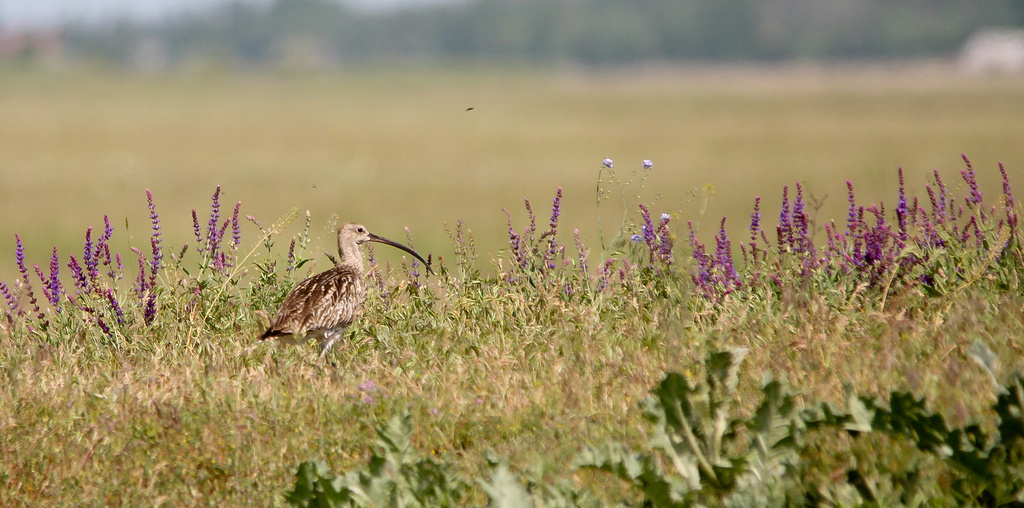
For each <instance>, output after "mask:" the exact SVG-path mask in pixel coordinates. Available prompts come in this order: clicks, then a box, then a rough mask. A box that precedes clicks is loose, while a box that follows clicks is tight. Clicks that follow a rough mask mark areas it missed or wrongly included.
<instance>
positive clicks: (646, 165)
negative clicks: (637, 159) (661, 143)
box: [644, 159, 654, 169]
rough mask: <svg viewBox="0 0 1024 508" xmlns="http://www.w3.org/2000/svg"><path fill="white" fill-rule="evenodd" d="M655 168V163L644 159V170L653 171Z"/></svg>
mask: <svg viewBox="0 0 1024 508" xmlns="http://www.w3.org/2000/svg"><path fill="white" fill-rule="evenodd" d="M653 167H654V163H653V162H651V159H644V169H651V168H653Z"/></svg>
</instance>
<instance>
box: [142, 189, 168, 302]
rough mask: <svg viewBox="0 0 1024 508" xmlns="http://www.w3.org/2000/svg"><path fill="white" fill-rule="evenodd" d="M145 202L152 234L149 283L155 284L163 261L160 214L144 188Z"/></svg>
mask: <svg viewBox="0 0 1024 508" xmlns="http://www.w3.org/2000/svg"><path fill="white" fill-rule="evenodd" d="M146 203H147V207H148V208H149V221H150V223H151V224H152V225H153V235H152V236H151V238H150V242H149V243H150V246H151V247H152V248H153V259H152V261H151V269H150V276H149V280H150V285H155V284H156V275H157V272H159V271H160V267H161V264H162V262H163V258H164V256H163V249H162V248H161V247H162V242H161V241H160V216H159V215H158V214H157V213H156V204H155V203H154V202H153V193H152V192H151V191H150V190H149V189H146Z"/></svg>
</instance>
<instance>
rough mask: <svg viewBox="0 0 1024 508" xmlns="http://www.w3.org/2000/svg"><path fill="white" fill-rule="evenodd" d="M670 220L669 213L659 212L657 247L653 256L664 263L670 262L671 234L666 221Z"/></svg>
mask: <svg viewBox="0 0 1024 508" xmlns="http://www.w3.org/2000/svg"><path fill="white" fill-rule="evenodd" d="M671 220H672V216H671V215H669V214H667V213H663V214H661V222H660V223H658V231H657V233H658V247H657V249H656V254H655V257H657V258H658V260H659V261H661V262H662V263H663V264H666V265H667V264H669V263H671V262H672V234H671V233H670V232H669V230H668V223H669V221H671Z"/></svg>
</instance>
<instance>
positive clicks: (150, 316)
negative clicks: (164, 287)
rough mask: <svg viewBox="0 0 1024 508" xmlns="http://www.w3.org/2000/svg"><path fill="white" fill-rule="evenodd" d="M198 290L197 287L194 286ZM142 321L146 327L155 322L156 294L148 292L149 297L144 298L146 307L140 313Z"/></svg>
mask: <svg viewBox="0 0 1024 508" xmlns="http://www.w3.org/2000/svg"><path fill="white" fill-rule="evenodd" d="M196 288H197V289H198V286H196ZM142 320H143V322H145V323H146V326H149V325H151V324H153V321H154V320H156V292H155V291H150V292H149V296H148V297H147V298H146V307H145V309H144V310H143V312H142Z"/></svg>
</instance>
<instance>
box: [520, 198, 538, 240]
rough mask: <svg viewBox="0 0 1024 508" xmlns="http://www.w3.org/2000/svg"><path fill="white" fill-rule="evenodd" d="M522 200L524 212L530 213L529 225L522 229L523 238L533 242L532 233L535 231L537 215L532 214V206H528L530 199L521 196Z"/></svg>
mask: <svg viewBox="0 0 1024 508" xmlns="http://www.w3.org/2000/svg"><path fill="white" fill-rule="evenodd" d="M523 201H524V202H525V203H526V212H527V213H529V214H530V226H529V227H528V228H526V230H525V231H523V238H526V239H527V240H529V241H530V242H533V234H534V233H535V232H536V231H537V216H536V215H534V214H533V207H532V206H530V200H529V199H526V198H523Z"/></svg>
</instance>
